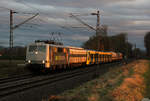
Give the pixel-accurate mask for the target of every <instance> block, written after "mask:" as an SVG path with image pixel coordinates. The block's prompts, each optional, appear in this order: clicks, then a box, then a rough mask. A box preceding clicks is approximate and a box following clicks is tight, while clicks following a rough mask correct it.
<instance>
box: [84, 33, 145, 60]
mask: <svg viewBox="0 0 150 101" xmlns="http://www.w3.org/2000/svg"><path fill="white" fill-rule="evenodd" d="M82 47H83V48H86V49H93V50H100V51H114V52H121V53H123V54H124V56H127V57H129V58H130V57H140V56H141V55H143V52H142V51H141V50H140V49H139V48H135V47H134V45H132V44H131V43H130V42H128V40H127V34H126V33H120V34H118V35H115V36H103V37H102V36H92V37H90V38H89V40H88V41H86V42H85V43H84V44H83V46H82ZM139 55H140V56H139Z"/></svg>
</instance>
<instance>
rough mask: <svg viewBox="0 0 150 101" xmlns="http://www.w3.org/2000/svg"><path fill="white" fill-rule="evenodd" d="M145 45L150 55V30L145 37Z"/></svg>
mask: <svg viewBox="0 0 150 101" xmlns="http://www.w3.org/2000/svg"><path fill="white" fill-rule="evenodd" d="M144 45H145V48H146V52H147V56H150V32H147V33H146V35H145V37H144Z"/></svg>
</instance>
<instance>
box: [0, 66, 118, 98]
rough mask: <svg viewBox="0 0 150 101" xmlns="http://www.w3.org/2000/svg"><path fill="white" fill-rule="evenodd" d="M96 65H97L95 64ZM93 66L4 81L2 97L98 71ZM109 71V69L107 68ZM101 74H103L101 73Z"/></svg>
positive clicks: (1, 91)
mask: <svg viewBox="0 0 150 101" xmlns="http://www.w3.org/2000/svg"><path fill="white" fill-rule="evenodd" d="M120 64H121V63H110V64H104V65H102V66H108V67H111V66H114V65H120ZM94 67H97V65H96V66H94ZM94 67H93V66H90V67H88V68H80V69H75V70H73V71H64V72H61V73H55V74H52V75H42V76H41V75H40V76H34V77H32V78H24V79H21V78H20V79H18V80H17V78H16V79H15V80H11V79H10V81H9V80H8V81H9V82H3V83H0V98H3V97H6V96H9V95H12V94H16V93H19V92H23V91H26V90H29V89H32V88H36V87H40V86H44V85H49V84H56V83H57V82H58V81H62V80H65V79H71V78H74V77H78V76H81V75H84V74H89V73H91V72H94V73H95V72H96V69H95V68H94ZM106 71H107V70H106ZM100 75H101V74H100ZM6 81H7V80H6Z"/></svg>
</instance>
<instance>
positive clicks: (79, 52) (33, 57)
mask: <svg viewBox="0 0 150 101" xmlns="http://www.w3.org/2000/svg"><path fill="white" fill-rule="evenodd" d="M119 60H122V53H115V52H101V51H94V50H86V49H83V48H79V47H71V46H63V45H54V44H49V43H46V42H35V43H32V44H30V45H28V46H27V52H26V63H27V67H29V68H30V69H34V70H35V69H36V70H45V69H47V70H56V69H62V68H63V69H65V68H66V67H69V68H76V67H77V66H81V65H92V64H100V63H109V62H113V61H119Z"/></svg>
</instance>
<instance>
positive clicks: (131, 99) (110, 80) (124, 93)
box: [43, 60, 150, 101]
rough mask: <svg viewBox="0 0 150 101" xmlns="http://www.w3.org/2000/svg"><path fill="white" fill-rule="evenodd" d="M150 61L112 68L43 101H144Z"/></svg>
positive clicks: (137, 61) (139, 61) (140, 61)
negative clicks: (146, 75)
mask: <svg viewBox="0 0 150 101" xmlns="http://www.w3.org/2000/svg"><path fill="white" fill-rule="evenodd" d="M149 63H150V61H148V60H136V61H133V62H131V63H129V64H126V65H123V66H120V67H119V66H118V67H119V68H118V67H117V68H110V69H109V71H108V72H107V73H105V74H104V75H102V76H100V77H98V78H97V79H95V80H92V81H89V82H87V83H85V84H83V85H81V86H80V87H77V88H75V89H73V90H68V91H66V92H64V93H62V94H60V95H50V97H49V99H43V101H55V100H57V101H110V100H111V101H142V99H143V98H144V97H146V96H145V93H146V89H147V86H146V84H147V82H146V80H145V76H144V74H145V73H146V72H147V70H148V68H149Z"/></svg>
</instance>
